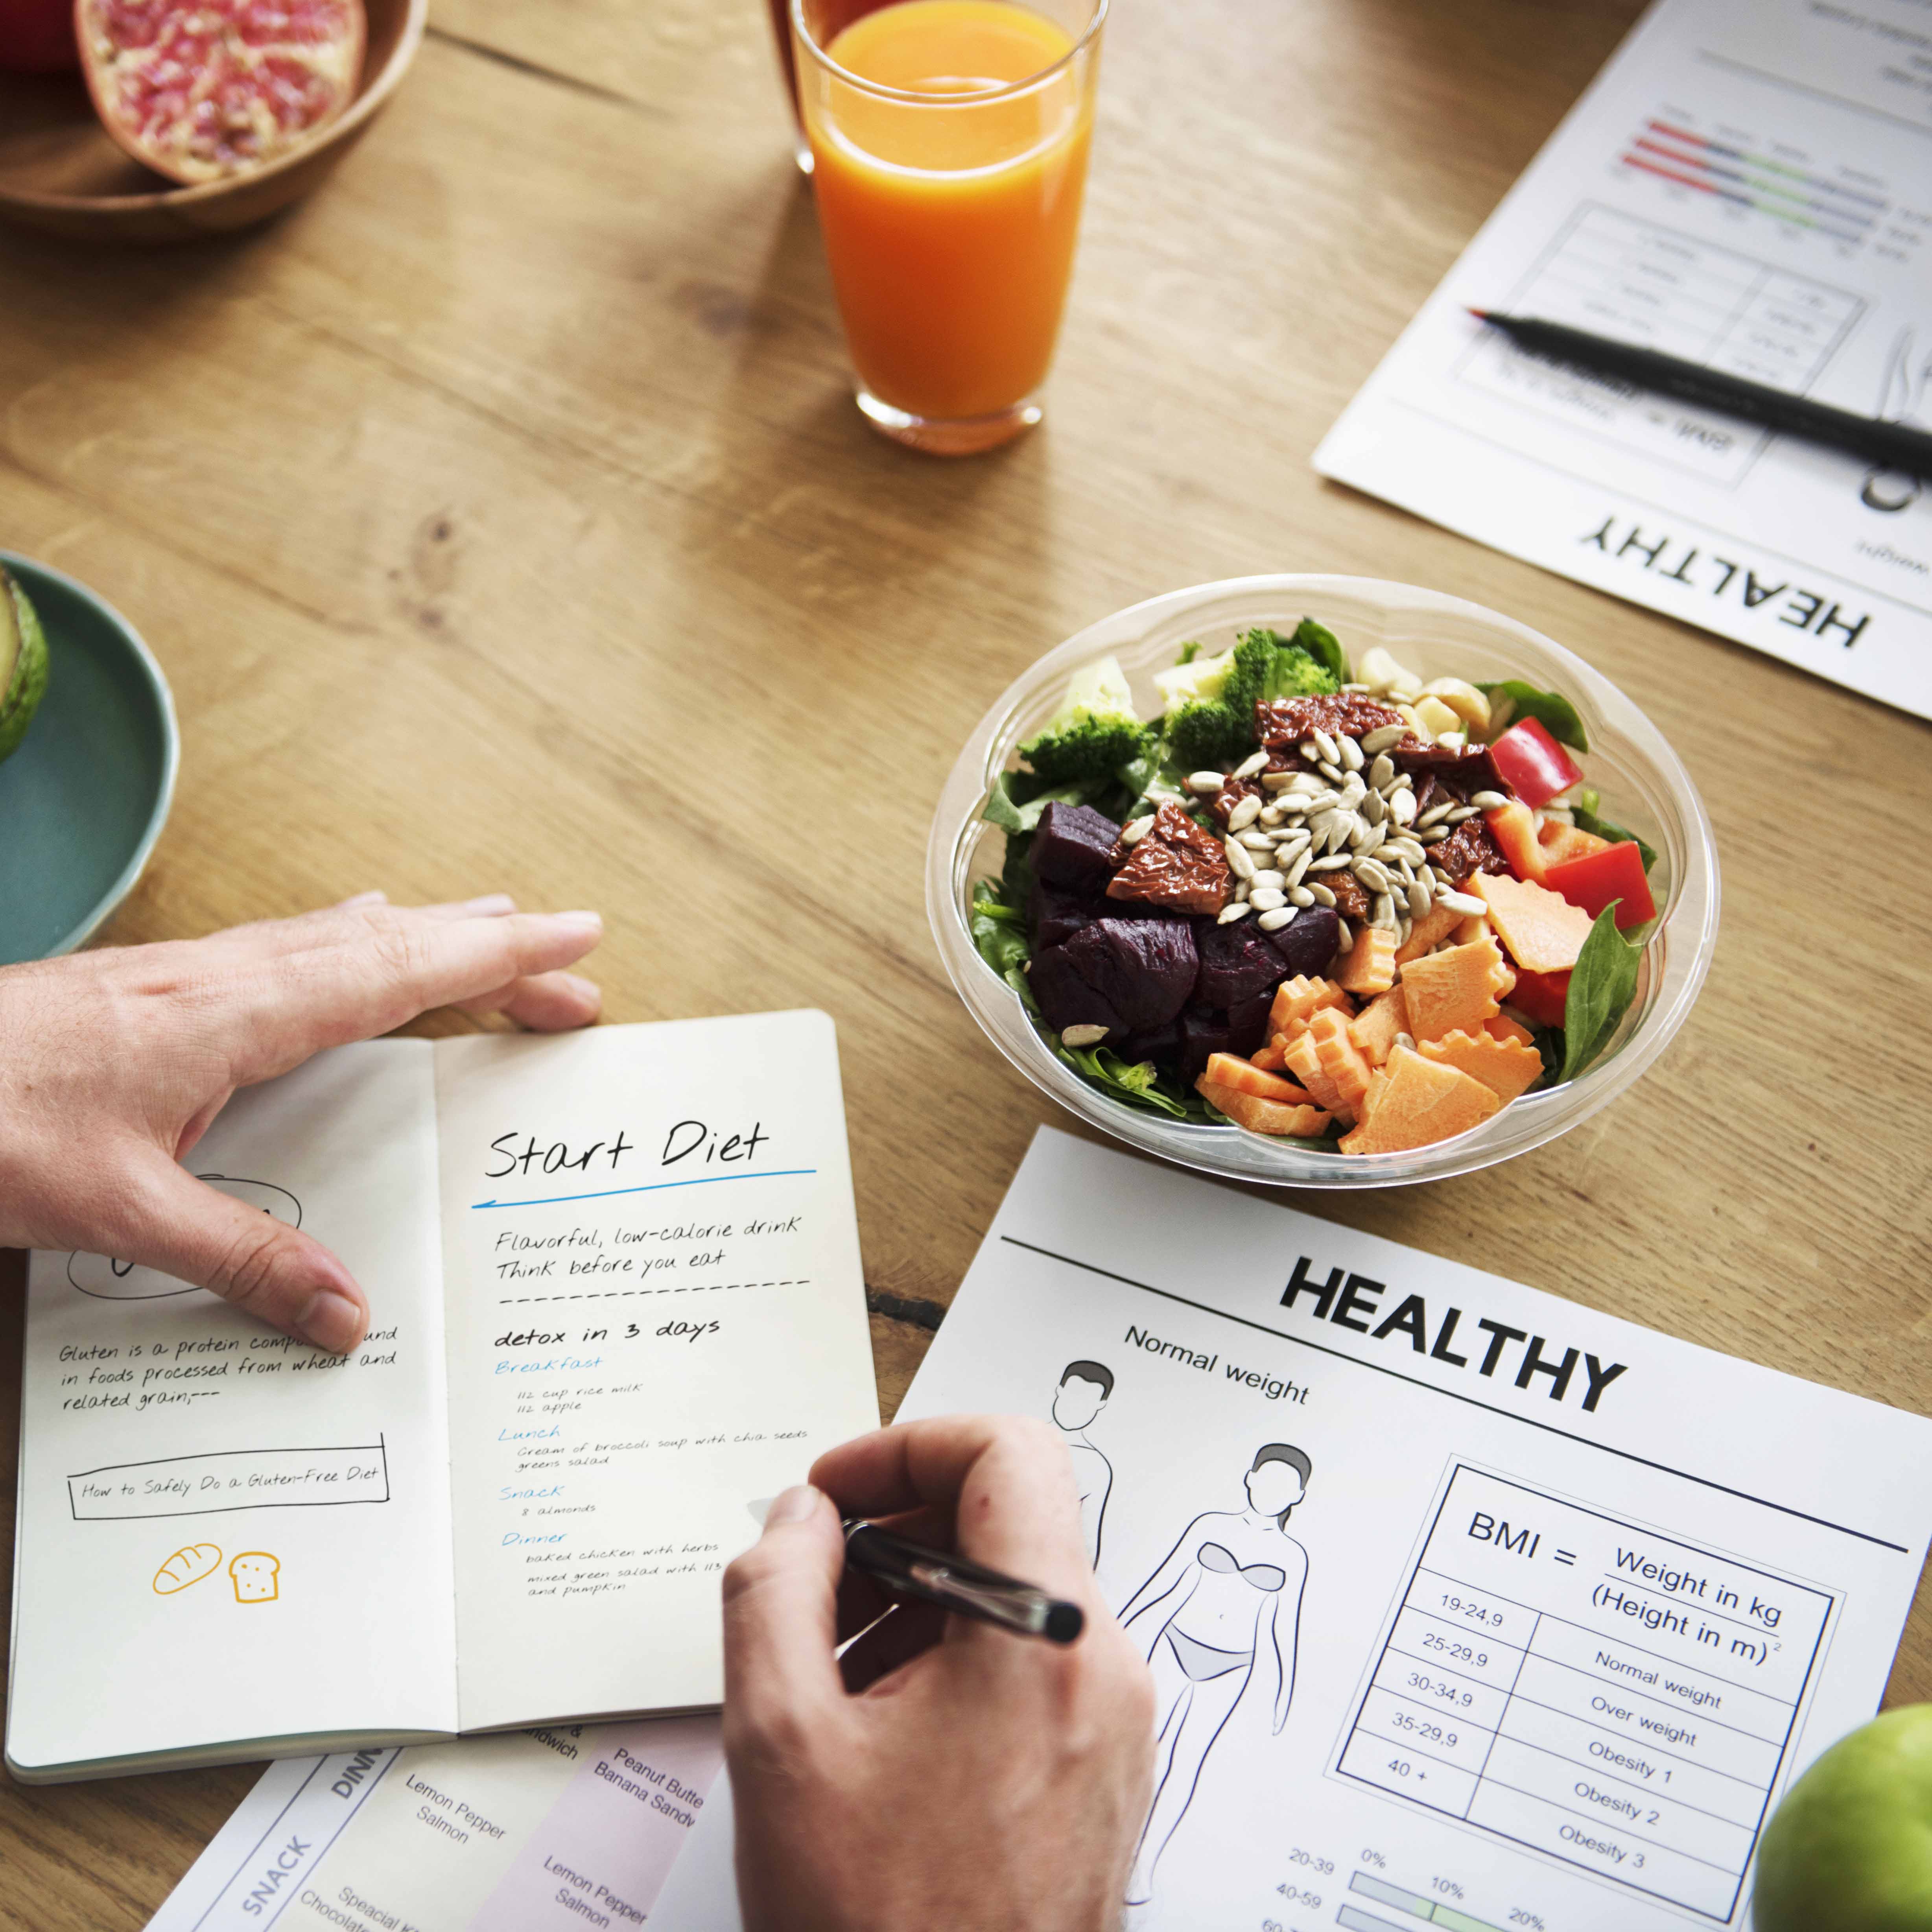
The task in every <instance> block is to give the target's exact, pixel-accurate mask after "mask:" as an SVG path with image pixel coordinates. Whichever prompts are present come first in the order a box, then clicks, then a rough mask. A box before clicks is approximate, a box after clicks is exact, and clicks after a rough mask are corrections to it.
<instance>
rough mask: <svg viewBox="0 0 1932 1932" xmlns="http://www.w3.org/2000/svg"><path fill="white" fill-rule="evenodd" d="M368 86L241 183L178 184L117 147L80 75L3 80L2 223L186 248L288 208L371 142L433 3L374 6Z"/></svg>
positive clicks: (382, 1)
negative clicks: (369, 134) (337, 115)
mask: <svg viewBox="0 0 1932 1932" xmlns="http://www.w3.org/2000/svg"><path fill="white" fill-rule="evenodd" d="M365 4H366V5H367V7H368V14H369V43H368V51H367V52H365V54H364V55H363V58H362V83H361V85H360V86H359V89H358V91H357V93H356V98H355V100H354V101H352V102H351V103H350V107H349V110H348V112H347V113H345V114H344V115H343V116H342V118H341V119H340V120H338V121H335V122H333V123H332V124H331V125H329V127H326V128H325V129H324V130H323V131H322V133H320V134H318V135H317V136H316V137H315V139H314V140H312V141H309V142H305V143H304V144H303V145H302V146H301V147H299V148H295V149H293V151H291V152H290V153H288V154H284V155H283V156H282V157H281V159H280V160H275V161H271V162H270V163H269V164H268V165H267V166H266V167H260V168H257V169H254V170H253V171H252V172H249V173H248V174H244V175H236V176H235V177H234V178H233V179H231V180H228V181H204V182H202V183H200V184H199V185H197V186H196V187H177V186H175V184H172V183H171V182H169V181H165V180H164V179H163V178H162V177H161V176H160V175H157V174H154V173H153V172H151V171H150V170H149V169H146V168H144V167H143V166H142V165H141V164H140V163H139V162H138V161H136V160H132V159H131V158H130V157H129V156H128V155H127V154H124V153H123V152H122V151H121V149H120V148H118V147H117V146H116V145H115V143H114V142H113V139H112V138H111V137H110V136H109V134H108V133H107V130H106V129H105V128H104V127H102V126H101V123H100V121H99V120H98V118H96V116H95V112H94V104H93V103H92V101H90V100H89V98H88V93H87V89H86V85H85V84H84V83H83V81H82V80H81V79H80V76H79V75H78V74H57V75H52V76H44V75H33V74H0V220H7V221H11V222H15V223H20V224H21V225H23V226H26V227H28V228H39V229H45V230H46V232H47V233H49V234H53V235H71V236H76V237H77V238H78V239H80V240H83V241H87V242H131V243H150V242H181V241H186V240H189V239H192V238H193V237H194V236H198V235H216V234H223V233H226V232H227V231H228V230H229V229H236V228H246V227H248V226H249V225H250V224H251V223H254V222H257V221H263V220H266V219H267V218H268V217H269V216H270V215H272V214H275V213H276V212H277V211H278V210H280V209H281V208H286V207H287V206H288V205H289V204H290V202H293V201H296V200H299V199H301V197H302V196H304V195H305V194H307V193H308V191H309V190H311V188H313V187H315V186H317V184H318V183H320V181H322V180H323V177H324V176H326V175H327V174H329V172H330V171H331V170H332V169H333V168H334V167H335V164H336V163H338V161H340V160H341V159H342V157H343V156H344V154H347V153H348V151H350V148H353V146H354V145H356V142H358V141H359V140H360V139H362V136H363V134H364V133H365V131H366V130H367V129H368V126H369V124H370V123H371V121H374V119H375V118H376V116H377V115H378V114H379V113H381V112H382V110H383V107H385V106H386V104H388V101H389V97H390V95H392V94H394V93H395V91H396V89H397V88H398V86H400V85H401V82H402V78H403V76H404V74H406V73H407V72H408V71H409V65H410V62H411V61H413V59H415V58H416V49H417V47H418V46H420V45H421V44H422V36H423V26H424V23H425V20H427V18H428V13H429V0H365Z"/></svg>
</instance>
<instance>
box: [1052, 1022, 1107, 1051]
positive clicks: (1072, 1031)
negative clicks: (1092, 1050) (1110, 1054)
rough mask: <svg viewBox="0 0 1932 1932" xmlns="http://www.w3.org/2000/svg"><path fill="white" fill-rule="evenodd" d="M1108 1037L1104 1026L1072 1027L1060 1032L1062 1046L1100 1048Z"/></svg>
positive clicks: (1063, 1028)
mask: <svg viewBox="0 0 1932 1932" xmlns="http://www.w3.org/2000/svg"><path fill="white" fill-rule="evenodd" d="M1106 1037H1107V1029H1106V1028H1105V1027H1103V1026H1070V1027H1062V1028H1061V1030H1060V1043H1061V1046H1099V1045H1100V1043H1101V1041H1103V1040H1105V1039H1106Z"/></svg>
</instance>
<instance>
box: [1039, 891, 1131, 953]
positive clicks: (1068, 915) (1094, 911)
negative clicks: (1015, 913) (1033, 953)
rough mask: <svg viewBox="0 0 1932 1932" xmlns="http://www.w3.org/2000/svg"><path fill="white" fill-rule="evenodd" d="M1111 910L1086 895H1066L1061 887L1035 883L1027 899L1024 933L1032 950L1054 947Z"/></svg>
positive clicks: (1105, 902)
mask: <svg viewBox="0 0 1932 1932" xmlns="http://www.w3.org/2000/svg"><path fill="white" fill-rule="evenodd" d="M1111 910H1112V907H1110V906H1109V904H1107V901H1106V900H1105V899H1104V898H1099V897H1097V896H1096V895H1093V894H1091V893H1088V892H1069V891H1067V889H1066V888H1065V887H1064V886H1049V884H1048V883H1046V880H1044V879H1035V880H1034V883H1033V890H1032V892H1031V893H1030V894H1028V898H1027V909H1026V922H1027V930H1028V932H1030V933H1031V934H1032V935H1033V943H1034V945H1036V946H1058V945H1060V944H1061V943H1062V942H1063V941H1067V940H1069V939H1071V938H1073V935H1075V934H1076V932H1079V930H1080V929H1081V928H1082V926H1091V925H1092V924H1093V922H1094V920H1096V919H1103V918H1104V917H1105V916H1106V915H1107V913H1109V912H1110V911H1111Z"/></svg>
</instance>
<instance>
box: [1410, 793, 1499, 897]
mask: <svg viewBox="0 0 1932 1932" xmlns="http://www.w3.org/2000/svg"><path fill="white" fill-rule="evenodd" d="M1478 789H1480V787H1478ZM1428 851H1429V862H1430V864H1431V865H1440V866H1441V867H1442V869H1443V870H1444V871H1445V872H1447V873H1448V874H1449V876H1450V877H1451V878H1452V879H1454V880H1456V881H1457V883H1458V884H1460V883H1461V882H1462V881H1463V880H1465V879H1466V878H1467V877H1469V874H1471V873H1472V872H1507V871H1508V870H1509V868H1510V863H1509V861H1508V859H1506V858H1505V857H1504V856H1503V848H1502V847H1501V846H1500V845H1499V844H1497V843H1496V835H1495V834H1494V833H1493V832H1491V831H1490V822H1489V820H1487V818H1484V817H1482V816H1481V814H1478V815H1477V816H1476V817H1474V818H1466V819H1464V820H1463V822H1462V823H1461V824H1460V825H1459V826H1457V828H1456V829H1455V830H1454V832H1451V833H1450V835H1449V836H1448V838H1444V839H1440V840H1439V841H1437V842H1436V844H1433V845H1431V846H1430V847H1429V848H1428Z"/></svg>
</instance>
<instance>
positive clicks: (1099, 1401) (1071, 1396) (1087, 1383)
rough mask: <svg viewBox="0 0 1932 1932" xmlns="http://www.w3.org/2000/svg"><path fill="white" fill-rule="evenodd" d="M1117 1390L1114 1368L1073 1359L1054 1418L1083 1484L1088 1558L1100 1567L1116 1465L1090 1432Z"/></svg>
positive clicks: (1082, 1515) (1082, 1520) (1055, 1401)
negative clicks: (1108, 1458)
mask: <svg viewBox="0 0 1932 1932" xmlns="http://www.w3.org/2000/svg"><path fill="white" fill-rule="evenodd" d="M1113 1393H1114V1372H1113V1370H1112V1369H1109V1368H1104V1367H1102V1366H1101V1364H1100V1363H1098V1362H1069V1363H1068V1364H1067V1367H1065V1368H1064V1370H1062V1371H1061V1376H1060V1387H1059V1388H1058V1389H1057V1390H1056V1391H1055V1392H1054V1397H1053V1419H1054V1421H1055V1422H1056V1423H1057V1424H1058V1425H1059V1427H1060V1429H1061V1433H1062V1434H1064V1436H1066V1438H1067V1449H1068V1451H1069V1452H1070V1454H1072V1456H1073V1475H1074V1478H1075V1480H1076V1481H1077V1482H1078V1483H1079V1485H1080V1533H1081V1535H1082V1537H1083V1538H1085V1541H1086V1544H1087V1560H1088V1562H1090V1563H1091V1564H1093V1565H1094V1566H1095V1567H1096V1568H1098V1567H1099V1565H1100V1532H1101V1530H1102V1528H1103V1520H1104V1519H1105V1517H1106V1513H1107V1498H1108V1496H1109V1493H1110V1492H1111V1491H1112V1489H1113V1487H1114V1466H1113V1464H1112V1463H1110V1462H1109V1461H1108V1460H1107V1459H1106V1457H1105V1456H1103V1454H1101V1453H1100V1451H1099V1450H1098V1449H1097V1448H1094V1445H1093V1444H1092V1443H1091V1442H1089V1441H1088V1439H1087V1432H1088V1430H1089V1429H1090V1428H1091V1427H1093V1425H1094V1418H1096V1417H1097V1416H1098V1415H1100V1412H1101V1410H1103V1409H1105V1408H1106V1406H1107V1398H1108V1397H1109V1396H1110V1395H1112V1394H1113Z"/></svg>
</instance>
